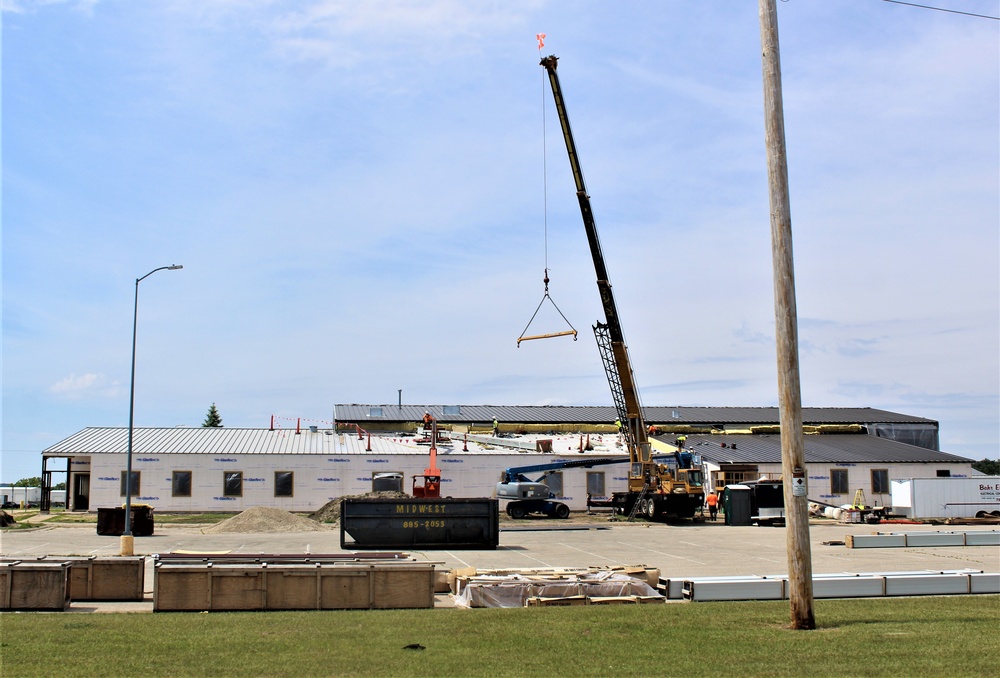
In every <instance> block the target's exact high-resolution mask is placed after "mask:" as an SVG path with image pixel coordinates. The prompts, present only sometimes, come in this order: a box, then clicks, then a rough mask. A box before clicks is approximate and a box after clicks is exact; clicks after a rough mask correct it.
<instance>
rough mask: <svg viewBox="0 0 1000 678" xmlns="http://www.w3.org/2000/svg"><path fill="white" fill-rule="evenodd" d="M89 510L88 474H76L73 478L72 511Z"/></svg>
mask: <svg viewBox="0 0 1000 678" xmlns="http://www.w3.org/2000/svg"><path fill="white" fill-rule="evenodd" d="M89 509H90V474H89V473H77V474H76V475H74V476H73V510H74V511H87V510H89Z"/></svg>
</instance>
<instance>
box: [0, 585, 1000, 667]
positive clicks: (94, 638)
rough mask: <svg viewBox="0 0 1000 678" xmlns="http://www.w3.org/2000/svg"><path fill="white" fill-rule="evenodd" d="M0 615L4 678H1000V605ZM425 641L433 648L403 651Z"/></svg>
mask: <svg viewBox="0 0 1000 678" xmlns="http://www.w3.org/2000/svg"><path fill="white" fill-rule="evenodd" d="M815 612H816V622H817V627H818V628H817V629H816V630H815V631H793V630H790V629H789V628H788V618H789V607H788V603H787V602H766V603H764V602H762V603H690V604H670V605H642V606H638V605H629V606H624V605H622V606H589V607H562V608H525V609H516V610H440V609H439V610H373V611H339V612H295V613H291V612H255V613H236V612H230V613H200V614H199V613H190V614H189V613H156V614H67V613H23V614H12V613H6V614H3V615H2V616H0V632H2V637H0V658H2V666H0V675H2V676H19V677H21V676H23V677H29V678H30V677H31V676H138V675H142V676H147V677H149V676H297V677H307V676H490V677H497V676H548V677H552V676H570V677H573V678H576V677H578V676H614V677H615V678H617V677H619V676H685V677H688V676H707V675H714V676H736V677H742V676H748V675H749V676H865V677H875V676H892V677H893V678H897V677H899V676H919V677H921V678H927V677H929V676H949V677H957V676H995V675H997V669H998V661H1000V640H998V638H1000V634H998V632H997V631H998V628H1000V624H998V622H1000V597H997V596H963V597H928V598H899V599H873V600H820V601H816V604H815ZM411 643H419V644H420V645H423V646H424V647H425V648H426V649H424V650H408V649H404V646H405V645H408V644H411Z"/></svg>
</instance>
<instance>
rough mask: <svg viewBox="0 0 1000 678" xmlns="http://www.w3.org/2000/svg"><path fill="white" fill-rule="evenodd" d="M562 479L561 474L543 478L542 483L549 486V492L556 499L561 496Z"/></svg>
mask: <svg viewBox="0 0 1000 678" xmlns="http://www.w3.org/2000/svg"><path fill="white" fill-rule="evenodd" d="M562 481H563V477H562V473H561V472H559V473H552V474H550V475H547V476H545V480H543V481H542V482H543V483H545V484H546V485H548V486H549V492H551V493H552V494H554V495H555V496H557V497H561V496H563V482H562Z"/></svg>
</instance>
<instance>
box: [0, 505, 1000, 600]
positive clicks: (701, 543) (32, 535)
mask: <svg viewBox="0 0 1000 678" xmlns="http://www.w3.org/2000/svg"><path fill="white" fill-rule="evenodd" d="M978 529H984V530H995V529H997V526H995V525H991V526H954V527H951V526H932V525H890V524H881V525H864V524H860V525H849V524H841V523H835V522H832V521H824V522H819V523H813V524H811V526H810V542H811V551H812V569H813V572H814V573H817V574H819V573H830V572H852V573H854V572H887V571H892V572H896V571H907V570H957V569H963V568H972V569H976V570H984V571H987V572H998V571H1000V547H995V546H963V547H957V546H953V547H928V548H884V549H882V548H868V549H851V548H847V547H846V546H845V545H840V544H836V543H835V542H844V541H846V537H847V535H849V534H872V533H874V532H882V533H887V532H897V533H898V532H918V531H921V532H922V531H941V532H954V531H966V530H978ZM825 542H831V543H829V544H828V543H825ZM119 549H120V540H119V538H118V537H108V536H100V535H98V534H97V533H96V529H95V526H94V525H93V524H89V525H65V526H59V527H43V528H39V529H35V530H16V531H9V532H5V533H3V534H2V535H0V555H2V556H4V557H7V558H25V559H27V558H35V557H38V556H42V555H53V556H58V555H75V556H81V555H82V556H89V555H95V556H113V555H117V554H118V553H119ZM176 551H202V552H206V551H207V552H220V551H224V552H230V553H242V554H262V553H263V554H276V553H286V554H288V553H296V554H297V553H312V554H330V553H343V552H344V549H342V548H341V547H340V532H339V530H337V529H331V530H330V531H328V532H326V531H324V532H286V533H266V534H202V533H201V530H200V528H198V527H190V526H185V527H174V526H170V525H164V526H160V525H157V526H156V528H155V534H153V535H151V536H148V537H136V538H135V554H136V555H152V554H157V553H170V552H176ZM409 553H410V554H411V555H412V556H413V557H414V558H416V559H418V560H425V561H433V562H435V563H440V564H441V566H442V567H444V568H448V569H451V568H457V567H476V568H479V569H493V568H558V567H587V566H609V565H610V566H613V565H621V566H629V565H645V566H647V567H656V568H659V569H660V572H661V576H665V577H670V578H676V577H705V576H732V575H754V574H756V575H777V574H786V573H787V571H788V566H787V557H786V544H785V530H784V529H783V528H780V527H729V526H726V525H725V524H724V523H721V522H719V523H693V524H685V525H665V524H660V523H653V524H650V523H631V524H624V523H610V522H609V523H603V522H590V523H575V522H572V521H571V522H561V521H559V522H556V521H547V520H537V521H524V523H523V524H518V525H516V526H515V525H513V524H509V523H508V524H504V525H502V527H501V532H500V545H499V546H498V548H497V549H496V550H450V549H441V550H425V551H411V552H409ZM151 587H152V578H151V577H150V578H149V580H148V581H147V588H151Z"/></svg>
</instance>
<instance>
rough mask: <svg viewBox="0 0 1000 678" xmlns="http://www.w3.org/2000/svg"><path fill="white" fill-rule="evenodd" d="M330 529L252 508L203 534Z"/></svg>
mask: <svg viewBox="0 0 1000 678" xmlns="http://www.w3.org/2000/svg"><path fill="white" fill-rule="evenodd" d="M328 529H329V528H328V527H327V526H325V525H321V524H319V523H317V522H316V521H315V520H309V519H308V518H305V517H303V516H296V515H293V514H291V513H289V512H288V511H284V510H282V509H279V508H267V507H265V506H252V507H250V508H248V509H247V510H246V511H244V512H243V513H240V514H239V515H235V516H233V517H232V518H229V519H228V520H223V521H222V522H221V523H218V524H216V525H212V526H211V527H206V528H205V529H203V530H202V533H203V534H225V533H244V534H252V533H265V532H320V531H323V530H328Z"/></svg>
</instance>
